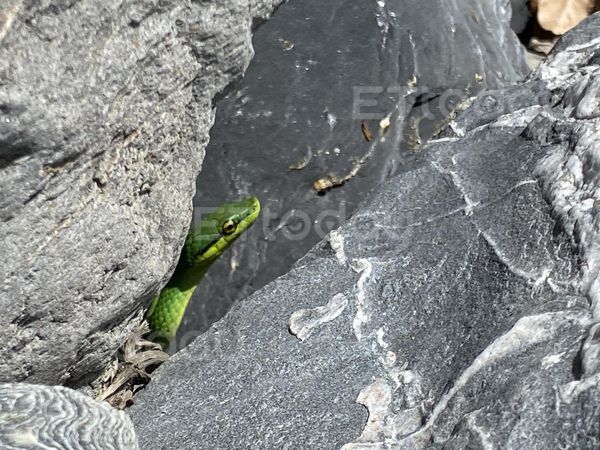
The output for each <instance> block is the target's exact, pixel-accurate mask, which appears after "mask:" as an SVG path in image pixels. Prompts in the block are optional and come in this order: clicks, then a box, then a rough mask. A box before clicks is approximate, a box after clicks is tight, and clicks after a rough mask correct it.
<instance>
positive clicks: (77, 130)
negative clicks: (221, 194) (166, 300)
mask: <svg viewBox="0 0 600 450" xmlns="http://www.w3.org/2000/svg"><path fill="white" fill-rule="evenodd" d="M280 1H281V0H248V1H239V0H232V1H227V2H216V3H215V2H159V1H154V0H144V1H138V2H126V3H123V2H121V1H112V0H111V1H102V2H96V1H89V0H86V1H78V2H72V1H65V0H61V1H52V2H51V1H49V0H43V1H36V2H24V1H22V0H9V1H4V2H2V3H1V4H0V44H1V46H0V236H2V239H1V240H0V255H2V258H1V260H0V274H1V275H0V277H1V278H0V307H1V309H2V311H3V314H2V318H1V319H0V330H1V331H0V339H1V340H2V342H3V343H4V344H3V345H2V349H1V350H0V380H4V381H7V380H9V381H22V380H28V381H35V382H46V383H57V382H60V383H64V382H68V383H76V382H77V380H78V379H79V377H81V376H82V375H84V374H86V373H88V372H91V371H94V370H98V369H99V368H100V367H101V366H102V364H103V363H104V362H105V361H106V359H107V358H108V357H109V356H110V355H111V354H112V353H114V351H115V350H116V348H118V347H119V345H120V344H121V343H122V342H123V341H124V340H125V338H126V337H127V335H128V334H129V333H130V332H131V330H132V328H133V326H134V325H135V322H136V321H138V319H139V314H138V313H139V312H140V310H141V309H143V308H145V306H146V305H147V301H148V299H149V298H150V297H151V296H152V295H153V294H155V293H156V291H157V290H158V289H159V288H160V286H161V284H162V283H164V282H165V281H166V280H167V279H168V277H169V274H170V271H171V270H172V269H173V268H174V264H175V262H176V260H177V258H178V254H179V251H180V248H181V245H182V241H183V238H184V236H185V234H186V232H187V227H188V225H189V221H190V218H191V212H192V204H191V199H192V197H193V194H194V189H195V186H194V181H195V178H196V175H197V173H198V172H199V170H200V167H201V163H202V159H203V156H204V147H205V146H206V143H207V142H208V131H209V129H210V127H211V125H212V123H213V107H212V100H213V97H214V96H215V95H216V94H218V93H219V92H221V91H223V89H224V88H225V87H226V86H227V85H228V84H229V83H230V82H231V81H232V80H234V79H236V78H238V77H240V76H241V74H242V73H243V71H244V70H245V69H246V67H247V65H248V64H249V61H250V58H251V56H252V54H253V50H252V46H251V27H252V25H253V21H254V20H255V19H261V18H262V19H265V18H267V17H268V16H269V14H270V13H271V11H272V10H273V8H274V7H275V6H276V5H277V4H279V3H280Z"/></svg>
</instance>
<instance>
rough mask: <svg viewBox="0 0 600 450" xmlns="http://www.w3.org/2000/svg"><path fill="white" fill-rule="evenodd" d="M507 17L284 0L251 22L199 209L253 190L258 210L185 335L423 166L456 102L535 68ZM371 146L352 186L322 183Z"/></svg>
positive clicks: (493, 2)
mask: <svg viewBox="0 0 600 450" xmlns="http://www.w3.org/2000/svg"><path fill="white" fill-rule="evenodd" d="M509 21H510V8H508V3H507V1H506V0H485V1H481V0H464V1H461V2H423V1H422V0H409V1H406V0H403V1H398V0H391V1H390V0H388V1H385V2H375V1H368V2H365V1H361V2H357V1H353V0H335V1H332V0H328V1H323V0H302V1H296V2H288V3H286V4H285V5H283V6H281V7H280V8H279V10H278V11H277V14H275V15H274V16H273V18H272V19H270V20H269V22H268V23H266V24H265V25H264V26H262V27H261V28H260V29H259V30H258V31H257V32H256V33H255V35H254V38H253V42H254V45H255V48H256V56H255V58H254V59H253V62H252V64H251V65H250V67H249V69H248V71H247V73H246V74H245V76H244V78H243V80H241V81H240V83H238V84H236V85H235V86H233V88H232V89H231V91H230V92H228V93H227V95H226V96H225V97H224V98H222V99H221V100H220V101H219V103H218V107H217V114H216V118H215V125H214V127H213V128H212V129H211V142H210V144H209V145H208V147H207V155H206V159H205V161H204V165H203V167H204V170H203V171H202V173H201V174H200V176H199V177H198V182H197V194H196V197H195V199H194V205H195V206H196V208H197V210H198V211H201V208H202V207H209V206H216V205H218V204H220V203H221V202H223V201H226V200H228V199H231V198H238V197H243V196H247V195H249V194H251V195H257V196H259V198H260V200H261V202H262V205H263V208H262V215H261V218H260V220H259V222H258V223H257V224H256V225H255V226H254V227H253V228H252V229H251V230H250V231H249V233H248V234H247V235H246V236H245V237H244V243H243V245H239V246H236V248H235V249H232V251H231V252H230V253H228V254H227V255H224V256H223V257H222V258H221V259H220V260H219V261H217V262H216V263H215V266H214V267H213V269H212V270H211V271H210V272H209V273H208V274H207V276H206V277H205V279H204V280H203V283H202V284H201V286H200V287H199V288H198V290H197V291H196V293H195V296H194V299H193V300H192V302H191V304H190V307H189V308H188V311H187V313H186V316H185V317H184V322H183V325H182V327H181V328H180V333H179V338H180V345H185V344H186V343H189V342H191V340H193V338H195V337H196V336H197V335H198V334H199V333H201V332H203V331H206V330H207V329H208V327H209V326H210V325H211V324H212V323H213V322H215V321H216V320H218V319H219V318H221V317H222V316H223V315H224V314H225V313H226V312H227V310H228V309H229V308H230V307H231V305H232V304H234V303H235V302H236V301H239V300H241V299H243V298H246V297H247V296H248V295H250V294H251V293H252V292H254V291H255V290H256V289H259V288H260V287H262V286H264V285H265V284H267V283H269V282H270V281H271V280H273V279H275V278H276V277H278V276H280V275H283V274H285V273H286V272H288V270H289V269H290V267H291V266H292V264H294V263H295V262H296V261H297V260H298V259H299V258H300V257H302V256H303V255H304V254H306V252H307V251H309V250H310V249H311V248H312V247H313V246H314V245H315V244H316V243H317V242H319V241H320V240H321V239H323V238H324V237H325V235H326V234H327V233H328V232H329V231H331V230H332V229H334V228H337V227H338V226H339V225H340V224H341V223H343V222H344V221H345V220H346V219H347V218H348V217H349V216H350V215H351V214H352V212H353V211H354V210H355V209H356V207H357V205H358V204H359V203H360V202H361V201H362V200H363V199H364V198H365V197H366V196H367V195H368V194H369V193H371V192H372V191H373V190H374V189H376V188H377V186H379V185H380V184H381V183H383V182H384V181H385V180H387V179H389V178H390V177H392V176H393V175H395V174H397V173H399V172H402V171H406V170H409V169H410V168H411V167H415V165H418V164H419V160H420V158H421V156H420V154H419V153H418V152H415V150H418V148H419V145H420V144H419V142H423V143H424V142H425V141H426V139H428V138H429V136H430V135H431V134H432V133H433V132H434V131H435V130H436V129H438V128H439V127H442V126H443V124H444V123H447V121H448V119H447V117H448V115H449V114H450V113H451V112H452V110H453V109H454V107H455V105H456V103H457V102H458V101H459V100H461V99H462V98H465V97H469V96H471V95H475V94H476V93H477V92H479V91H481V90H484V89H497V88H502V87H505V86H507V85H511V84H514V83H515V82H517V81H521V80H522V79H523V78H524V77H525V76H526V75H527V74H528V69H527V67H526V64H525V57H524V51H523V48H522V46H521V45H520V43H519V41H518V39H517V38H516V36H515V35H514V33H513V32H512V31H511V30H510V27H509ZM405 95H406V97H405ZM363 101H364V102H368V101H372V102H374V103H375V105H374V106H369V105H367V104H361V102H363ZM386 116H389V117H390V123H391V125H390V127H389V129H388V132H387V134H386V139H385V140H383V139H375V140H373V141H372V142H367V141H365V139H364V137H363V135H362V133H361V121H363V120H365V121H366V123H367V124H368V126H369V127H370V129H371V131H372V132H373V133H374V134H375V135H377V134H378V133H379V132H378V128H379V121H380V120H381V119H383V118H384V117H386ZM367 153H370V155H371V156H370V159H369V160H368V161H367V162H366V163H365V164H364V165H363V166H362V168H361V169H360V171H359V173H358V175H357V176H356V177H354V178H352V179H351V180H350V181H348V182H347V183H346V184H345V185H344V186H343V187H341V188H337V189H333V190H331V191H330V192H328V193H327V194H326V195H322V196H319V195H317V194H316V192H315V191H314V190H313V183H314V182H315V181H316V180H318V179H320V178H322V177H324V176H326V175H328V174H329V173H334V174H337V175H340V176H341V175H345V174H347V173H348V172H349V171H350V170H351V169H352V166H353V161H355V160H358V159H360V158H362V157H363V156H364V155H365V154H367ZM298 163H300V164H298ZM303 165H304V168H302V169H301V170H290V169H289V167H290V166H294V167H302V166H303ZM232 267H233V268H234V269H232Z"/></svg>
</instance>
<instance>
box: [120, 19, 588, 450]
mask: <svg viewBox="0 0 600 450" xmlns="http://www.w3.org/2000/svg"><path fill="white" fill-rule="evenodd" d="M591 30H596V31H595V32H594V31H591ZM598 30H600V15H595V16H592V17H590V18H589V19H587V20H586V21H585V22H584V23H583V24H582V25H581V27H578V28H576V29H574V30H573V31H572V32H570V33H569V34H567V35H566V36H565V38H564V40H563V43H562V44H559V46H558V49H557V51H556V52H555V53H554V54H553V55H551V56H550V58H549V60H548V61H547V62H546V63H545V64H543V65H542V66H541V67H540V68H539V69H538V71H537V72H536V73H535V74H533V75H532V76H531V78H530V80H529V84H528V85H525V86H527V87H526V88H519V87H515V88H507V89H499V90H497V91H494V92H490V93H488V99H487V100H485V97H484V96H485V95H486V94H485V93H484V94H482V96H480V97H479V99H477V100H474V101H473V102H472V103H473V105H474V106H473V107H474V108H484V110H485V111H486V113H485V115H484V117H481V116H480V115H479V114H472V113H469V112H468V111H467V113H466V114H465V116H464V118H461V117H458V118H457V119H456V121H454V122H453V123H451V124H450V127H449V130H450V131H448V132H447V133H446V135H445V137H442V138H440V139H438V140H434V141H432V142H431V143H430V144H428V145H427V146H426V147H425V148H424V149H423V159H422V161H421V162H420V164H418V165H415V167H412V168H410V169H409V170H406V171H405V172H404V173H401V174H400V175H398V176H396V177H394V178H393V179H391V180H390V181H388V182H386V183H385V184H384V186H383V187H382V188H381V189H380V190H378V191H377V192H376V193H375V195H373V196H372V197H371V198H369V199H368V200H366V201H364V202H363V204H362V205H360V206H359V207H358V209H357V210H356V212H355V213H354V215H353V216H352V218H351V219H350V220H349V221H348V222H347V223H345V224H343V225H342V226H341V227H340V229H339V230H337V231H334V232H332V233H330V234H329V236H328V238H327V239H326V240H324V241H322V242H321V243H319V244H318V245H317V246H316V247H315V248H313V249H312V250H311V251H310V252H309V253H308V254H307V255H306V256H305V257H304V258H302V259H301V260H300V261H298V262H297V263H296V264H295V265H294V267H293V269H292V270H291V271H290V272H289V273H287V274H285V275H284V276H282V277H280V278H278V279H277V280H276V281H274V282H272V283H270V284H268V285H267V286H266V287H264V288H263V289H261V290H260V291H258V292H256V293H255V294H253V295H252V296H250V297H249V298H248V299H246V300H245V301H244V302H242V303H240V304H238V305H236V306H235V307H234V308H233V309H232V310H231V311H230V312H229V313H228V314H227V315H226V316H225V318H224V319H222V320H221V321H220V322H218V323H216V324H215V325H214V326H213V327H211V328H210V330H209V331H208V332H207V333H205V334H204V335H202V336H200V337H199V338H198V339H196V340H195V341H194V342H193V344H192V345H191V346H189V347H188V348H186V349H184V350H182V351H181V352H179V353H178V354H176V355H175V356H174V357H173V358H172V359H171V360H170V361H168V362H167V363H166V364H164V365H163V366H162V367H161V368H160V369H159V370H158V372H157V373H156V374H155V378H154V379H153V381H152V382H151V383H150V385H149V386H148V387H147V388H146V390H145V391H144V392H142V393H141V394H140V395H139V396H138V397H137V403H136V405H134V407H133V408H132V409H131V410H130V413H131V417H132V419H133V421H134V424H135V426H136V430H137V432H138V435H139V437H140V444H141V446H142V448H168V447H169V446H171V445H173V443H174V442H176V445H177V447H178V448H340V447H341V448H344V449H346V450H349V449H365V448H378V449H392V448H393V449H400V448H407V449H409V448H410V449H413V448H426V447H427V448H548V447H560V448H597V447H598V445H600V420H599V417H598V410H599V409H598V406H599V405H600V395H599V390H598V385H599V382H600V371H599V363H598V361H599V359H598V355H599V354H600V344H599V343H598V339H599V336H600V335H599V333H598V325H597V324H596V321H597V317H598V313H597V312H596V311H597V309H598V307H597V304H598V296H599V294H598V292H599V291H598V283H599V281H598V269H599V268H598V264H599V263H598V261H600V258H599V257H598V251H599V250H598V239H599V237H598V236H599V234H598V231H600V219H599V216H598V211H599V210H598V207H597V204H598V200H599V194H598V193H599V192H600V191H599V187H600V181H599V175H598V174H599V173H600V171H599V170H598V167H600V166H599V164H600V163H599V162H598V155H600V148H599V141H598V139H597V137H596V138H595V136H596V133H597V130H598V128H599V126H600V114H599V111H598V102H597V96H598V93H599V90H598V82H597V80H598V77H599V76H600V66H599V63H598V61H597V58H596V55H597V54H598V52H600V36H599V35H598V34H599V32H598ZM590 33H591V34H590ZM590 37H591V38H590ZM524 89H527V90H532V91H533V92H534V93H535V95H534V96H533V97H532V99H529V100H525V99H524V98H523V96H524V95H525V94H524ZM490 98H491V99H492V100H494V101H496V102H497V103H498V104H499V106H498V107H497V108H496V112H494V108H492V107H491V106H492V105H493V103H494V101H492V100H490ZM590 305H591V306H592V308H590Z"/></svg>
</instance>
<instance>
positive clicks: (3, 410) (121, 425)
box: [0, 383, 139, 450]
mask: <svg viewBox="0 0 600 450" xmlns="http://www.w3.org/2000/svg"><path fill="white" fill-rule="evenodd" d="M0 448H2V449H3V450H18V449H27V450H44V449H49V448H56V449H59V448H60V449H67V448H68V449H70V450H112V449H114V450H137V449H138V448H139V447H138V443H137V438H136V435H135V431H134V429H133V425H132V423H131V420H130V419H129V417H127V415H126V414H125V413H124V412H122V411H117V410H115V409H113V408H111V407H110V406H109V405H108V404H107V403H103V402H97V401H95V400H92V399H90V398H88V397H86V396H85V395H83V394H80V393H79V392H77V391H73V390H72V389H69V388H64V387H61V386H39V385H35V384H25V383H20V384H16V383H15V384H0Z"/></svg>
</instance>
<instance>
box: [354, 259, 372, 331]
mask: <svg viewBox="0 0 600 450" xmlns="http://www.w3.org/2000/svg"><path fill="white" fill-rule="evenodd" d="M352 270H354V271H355V272H357V273H360V277H359V278H358V281H357V282H356V315H355V316H354V320H353V321H352V328H353V330H354V335H355V336H356V339H358V340H359V341H361V340H362V339H363V337H364V336H363V330H362V327H363V325H365V324H366V323H367V322H368V321H369V312H368V310H367V294H366V292H365V284H366V283H367V281H368V280H369V278H370V277H371V272H372V271H373V266H372V264H371V263H370V262H369V260H368V259H366V258H360V259H358V260H355V261H354V262H353V265H352Z"/></svg>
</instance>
